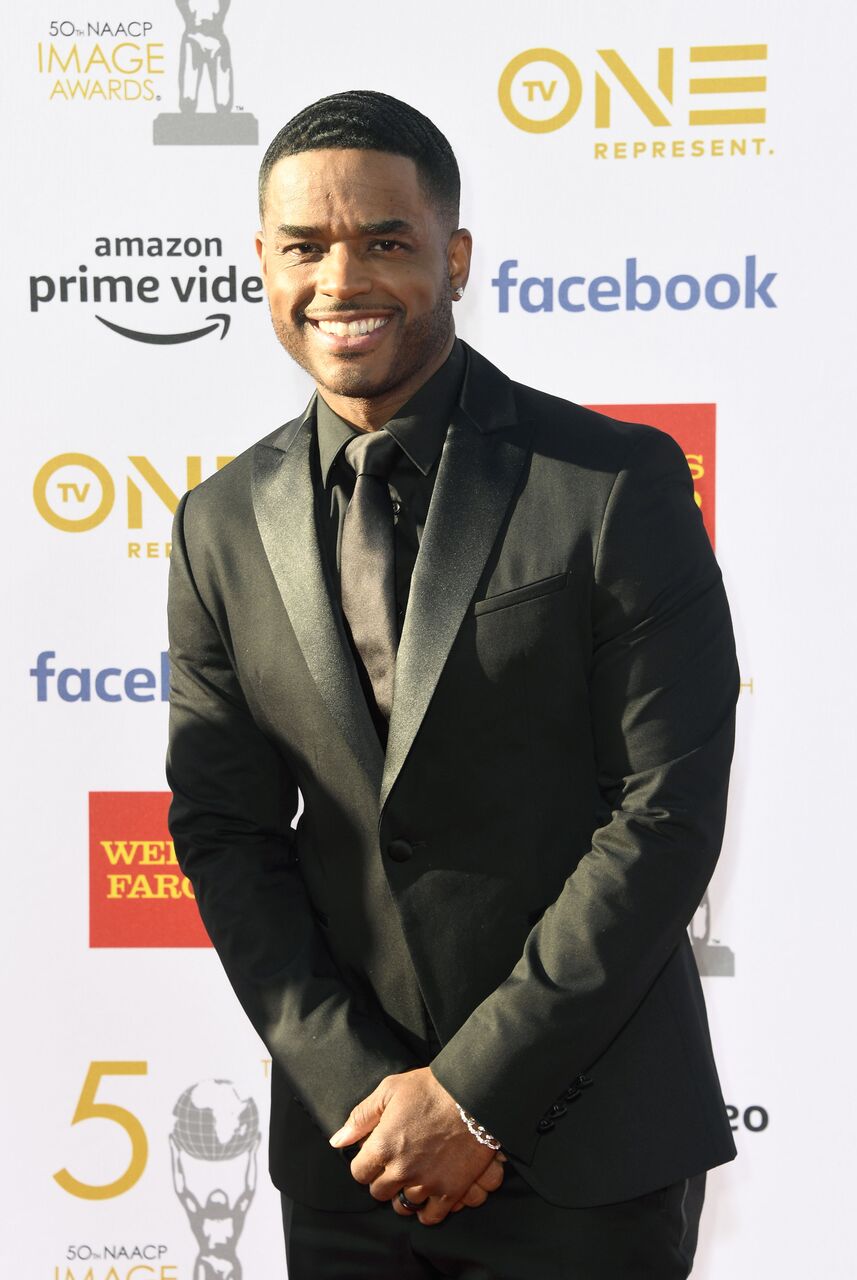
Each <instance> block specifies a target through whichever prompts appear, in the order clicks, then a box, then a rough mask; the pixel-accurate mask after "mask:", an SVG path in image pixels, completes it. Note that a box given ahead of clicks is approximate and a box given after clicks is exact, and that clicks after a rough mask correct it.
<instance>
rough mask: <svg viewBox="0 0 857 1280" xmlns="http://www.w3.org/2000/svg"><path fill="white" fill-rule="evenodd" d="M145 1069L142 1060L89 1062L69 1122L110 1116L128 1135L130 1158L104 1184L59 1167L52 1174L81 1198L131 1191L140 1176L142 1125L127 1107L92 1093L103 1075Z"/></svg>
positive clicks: (145, 1154)
mask: <svg viewBox="0 0 857 1280" xmlns="http://www.w3.org/2000/svg"><path fill="white" fill-rule="evenodd" d="M147 1070H148V1064H147V1063H145V1062H90V1064H89V1070H88V1071H87V1073H86V1079H85V1080H84V1082H83V1088H82V1089H81V1091H80V1097H79V1098H78V1101H77V1106H76V1108H75V1112H74V1115H73V1116H72V1118H71V1122H72V1124H78V1123H79V1122H80V1121H81V1120H96V1119H97V1120H112V1121H113V1123H114V1124H118V1125H119V1126H120V1127H121V1128H122V1129H124V1130H125V1132H126V1133H127V1135H128V1137H129V1138H130V1139H131V1159H130V1161H129V1163H128V1168H127V1169H126V1170H125V1172H124V1173H123V1174H121V1175H120V1176H119V1177H118V1178H116V1179H115V1180H114V1181H113V1182H107V1183H104V1184H103V1185H102V1184H96V1185H95V1186H93V1185H91V1184H90V1183H88V1182H79V1181H78V1179H77V1178H75V1176H74V1174H71V1173H69V1171H68V1169H60V1170H59V1172H58V1173H55V1174H54V1178H55V1180H56V1181H57V1182H58V1183H59V1184H60V1186H61V1187H62V1189H63V1191H67V1192H68V1193H69V1195H72V1196H79V1197H80V1199H81V1200H109V1199H110V1198H111V1197H112V1196H121V1195H122V1193H123V1192H124V1191H130V1189H131V1187H133V1186H134V1184H135V1182H137V1181H138V1180H139V1179H140V1177H141V1176H142V1174H143V1170H144V1169H145V1167H146V1161H147V1160H148V1158H149V1142H148V1139H147V1138H146V1131H145V1129H144V1128H143V1126H142V1125H141V1123H140V1121H139V1120H138V1119H137V1117H136V1116H135V1115H133V1114H132V1113H131V1112H130V1111H126V1110H125V1108H124V1107H117V1106H115V1105H114V1104H113V1103H112V1102H96V1101H95V1094H96V1092H97V1090H98V1086H99V1084H100V1083H101V1078H102V1076H144V1075H146V1072H147Z"/></svg>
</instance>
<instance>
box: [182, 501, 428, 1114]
mask: <svg viewBox="0 0 857 1280" xmlns="http://www.w3.org/2000/svg"><path fill="white" fill-rule="evenodd" d="M190 496H192V495H186V497H185V498H184V499H183V500H182V502H181V504H180V506H179V509H178V511H177V513H176V518H175V524H174V529H173V545H172V559H171V567H170V588H169V607H168V615H169V628H170V668H171V678H170V739H169V752H168V759H167V779H168V782H169V785H170V787H171V789H172V792H173V800H172V805H171V808H170V830H171V832H172V836H173V840H174V842H175V849H176V856H177V858H178V861H179V864H180V866H181V868H182V870H183V872H184V873H185V875H187V877H188V878H189V880H190V881H191V884H192V885H193V889H194V893H195V895H196V899H197V903H198V906H199V910H200V914H201V916H202V919H203V922H204V924H205V927H206V929H207V931H208V934H209V936H210V938H211V941H212V943H213V944H214V946H215V948H216V950H217V952H218V954H219V956H220V959H221V961H222V963H223V967H224V968H225V970H226V973H227V976H228V977H229V980H230V982H231V983H232V986H233V988H234V989H235V992H236V994H237V996H238V999H239V1000H240V1001H241V1004H242V1005H243V1007H244V1010H245V1012H246V1013H247V1016H248V1017H249V1019H250V1021H251V1022H252V1024H253V1026H254V1027H255V1029H256V1031H257V1032H258V1034H259V1035H260V1036H261V1038H262V1040H263V1041H264V1043H265V1044H266V1046H267V1048H268V1050H269V1052H270V1053H271V1055H272V1058H273V1059H274V1061H275V1062H276V1063H277V1064H278V1066H279V1067H280V1068H281V1069H282V1071H283V1073H284V1074H285V1076H286V1078H287V1079H288V1080H289V1082H290V1084H291V1086H292V1088H293V1089H294V1091H295V1095H296V1096H297V1097H298V1098H299V1100H300V1101H301V1102H302V1103H303V1104H304V1106H305V1107H306V1108H307V1109H308V1110H309V1112H310V1114H311V1115H312V1116H313V1118H314V1119H315V1120H316V1122H317V1124H318V1125H319V1126H320V1127H321V1129H322V1130H323V1131H324V1132H325V1133H327V1134H330V1133H333V1132H334V1131H335V1130H336V1129H338V1128H339V1126H340V1125H341V1124H343V1123H344V1121H345V1119H346V1117H347V1115H348V1113H349V1111H350V1110H351V1108H352V1107H353V1106H354V1105H355V1103H356V1102H358V1101H359V1100H360V1099H361V1098H363V1097H365V1096H366V1095H367V1094H368V1093H370V1092H371V1090H372V1089H373V1088H374V1087H375V1086H376V1085H377V1084H378V1083H379V1081H380V1080H381V1079H382V1078H383V1077H384V1076H385V1075H387V1074H389V1073H391V1072H395V1071H403V1070H407V1069H409V1068H410V1067H413V1066H415V1065H416V1063H415V1062H413V1061H412V1059H411V1057H410V1055H409V1053H408V1051H407V1049H406V1048H405V1047H404V1046H403V1045H402V1044H401V1043H400V1042H399V1040H398V1039H397V1038H396V1037H395V1035H394V1034H393V1033H392V1032H391V1031H390V1030H389V1029H388V1028H387V1026H386V1025H385V1024H384V1023H383V1022H382V1020H381V1018H380V1015H379V1014H378V1013H377V1011H374V1010H368V1009H366V1008H364V1007H362V1006H361V1004H360V1002H359V1001H358V1000H357V998H356V997H355V996H354V994H353V993H352V992H351V991H350V990H349V989H348V987H347V986H346V985H345V983H344V982H343V980H342V977H341V976H340V973H339V971H338V970H337V967H336V965H335V963H334V960H333V958H332V956H331V954H330V952H329V950H328V948H327V946H326V944H325V941H324V938H323V935H322V934H321V931H320V929H319V927H318V925H317V924H316V922H315V919H314V917H313V914H312V910H311V906H310V903H309V899H308V896H307V894H306V891H305V888H304V884H303V880H302V877H301V872H300V867H299V864H298V861H297V858H296V856H295V851H294V833H293V831H292V829H291V826H290V823H291V820H292V818H293V817H294V814H295V812H296V809H297V800H298V792H297V787H296V785H295V781H294V779H293V777H292V776H291V774H290V772H289V769H288V768H287V766H286V763H285V762H284V760H283V758H282V755H281V753H280V752H279V751H278V749H277V748H276V746H275V745H274V744H273V743H272V742H271V741H270V740H269V738H268V737H266V735H265V734H264V733H263V732H262V730H261V729H260V728H259V726H258V725H257V723H256V722H255V720H254V719H253V717H252V715H251V713H250V710H249V708H248V705H247V702H246V701H245V698H244V696H243V693H242V690H241V686H240V684H239V681H238V678H237V676H236V674H235V670H234V667H233V663H232V661H231V660H230V654H229V651H228V638H224V637H223V636H222V635H221V633H220V630H219V629H218V626H217V625H216V623H215V621H214V619H213V618H212V615H211V613H210V612H209V610H208V609H207V608H206V605H205V603H204V601H203V599H202V597H201V595H200V592H199V591H198V589H197V585H196V583H195V581H194V577H193V572H192V568H191V565H190V562H189V558H188V553H187V545H186V541H185V533H184V526H185V520H186V518H187V502H188V497H190Z"/></svg>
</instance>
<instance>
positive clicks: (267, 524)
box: [253, 416, 384, 789]
mask: <svg viewBox="0 0 857 1280" xmlns="http://www.w3.org/2000/svg"><path fill="white" fill-rule="evenodd" d="M311 423H312V417H310V418H309V420H307V418H306V416H305V417H304V419H302V420H299V421H298V422H297V423H291V424H289V426H288V427H286V428H285V430H284V432H283V434H282V435H281V436H280V438H279V440H278V442H277V444H276V445H257V446H256V455H255V458H254V466H253V505H254V508H255V511H256V522H257V524H258V526H259V533H260V535H261V538H262V544H263V546H264V548H265V553H266V555H267V557H268V560H269V562H270V565H271V570H272V572H273V574H274V578H275V580H276V583H277V587H278V589H279V592H280V596H281V598H282V601H283V604H284V605H285V608H286V612H287V614H288V615H289V622H290V623H291V625H292V629H293V631H294V633H295V636H296V637H297V641H298V644H299V645H300V647H301V650H302V652H303V656H304V661H305V662H306V665H307V667H308V668H309V672H310V675H311V676H312V678H313V680H314V681H315V683H316V685H317V686H318V689H319V692H320V693H321V695H322V697H323V698H324V701H325V702H326V704H327V707H328V709H329V711H330V713H331V715H332V716H333V719H334V721H335V722H336V724H337V725H338V726H339V729H340V731H341V732H342V736H343V737H344V739H345V741H346V743H347V744H348V746H349V747H350V748H351V750H352V752H353V753H354V755H355V756H356V758H357V760H358V761H359V762H360V764H361V765H362V766H363V768H364V770H365V771H366V773H367V775H368V776H369V778H370V779H371V781H372V783H373V786H374V787H375V788H376V789H377V788H378V787H379V786H380V783H381V774H382V770H383V766H384V755H383V750H382V748H381V744H380V742H379V740H378V735H377V733H376V732H375V727H374V725H373V724H372V720H371V717H370V715H369V709H368V707H367V706H366V699H365V697H364V696H363V691H362V689H361V687H360V681H359V678H358V675H357V671H356V668H355V666H354V660H353V658H352V656H351V651H350V649H349V647H348V640H347V638H346V635H345V630H344V626H343V623H342V618H341V615H340V614H339V611H338V610H337V609H335V608H334V606H333V601H332V599H331V594H330V587H329V586H328V582H327V577H326V575H325V571H324V566H323V564H322V559H321V550H320V548H319V543H318V534H317V531H316V522H315V506H314V493H313V480H312V472H311V463H310V445H311V443H312V430H311Z"/></svg>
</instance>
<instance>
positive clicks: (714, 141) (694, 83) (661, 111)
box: [498, 44, 770, 159]
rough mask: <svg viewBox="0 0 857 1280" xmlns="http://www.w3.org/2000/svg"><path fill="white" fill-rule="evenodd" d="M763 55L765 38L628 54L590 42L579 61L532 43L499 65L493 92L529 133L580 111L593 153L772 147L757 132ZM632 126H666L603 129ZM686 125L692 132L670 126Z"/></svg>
mask: <svg viewBox="0 0 857 1280" xmlns="http://www.w3.org/2000/svg"><path fill="white" fill-rule="evenodd" d="M767 59H768V46H767V44H717V45H692V46H690V47H689V48H686V49H683V48H676V47H674V46H661V47H660V48H658V49H657V50H654V49H647V50H641V51H635V52H634V53H633V54H632V55H626V54H625V53H620V52H619V51H618V50H617V49H598V50H595V51H594V55H593V56H592V58H591V59H590V60H589V61H588V62H587V64H586V65H585V66H584V68H583V70H581V68H580V67H579V66H578V63H576V62H575V61H573V60H572V58H570V57H569V56H568V55H567V54H566V53H564V52H562V51H561V50H559V49H550V48H533V49H527V50H525V51H524V52H522V53H519V54H517V55H516V56H515V57H514V58H512V59H511V61H510V62H508V63H507V64H506V66H505V67H504V68H503V71H502V74H501V76H500V81H499V85H498V97H499V101H500V107H501V109H502V111H503V114H504V115H505V116H506V118H507V120H509V121H510V123H511V124H513V125H514V126H515V127H516V128H518V129H522V130H524V131H525V132H527V133H553V132H554V131H555V130H557V129H562V128H563V127H564V126H565V125H567V124H569V123H570V122H571V121H572V120H574V119H575V117H578V116H580V117H581V118H582V119H584V120H587V121H588V122H589V123H591V125H592V126H593V127H594V129H595V130H597V131H598V134H600V135H601V137H602V138H603V139H604V140H603V141H602V140H598V141H596V142H595V144H594V151H593V155H594V158H595V159H608V158H610V159H639V158H642V157H644V156H645V157H648V158H652V159H659V158H661V159H662V158H666V157H668V156H669V157H671V158H682V157H685V156H702V155H712V156H721V155H763V154H768V153H769V152H770V148H769V147H768V146H767V141H766V139H765V137H763V136H759V135H760V126H764V125H766V123H767V107H766V95H767V90H768V79H767V75H766V74H765V71H766V66H767ZM632 126H633V127H643V128H645V127H646V126H649V127H650V129H652V130H655V131H660V130H663V131H667V136H665V137H663V138H658V137H656V136H654V135H652V134H651V133H650V134H648V135H647V136H646V137H644V138H636V139H630V140H623V141H619V142H614V141H612V140H608V139H607V137H605V135H607V133H608V131H610V130H615V129H616V128H620V127H632ZM746 126H752V127H753V133H752V135H742V136H738V137H735V136H730V137H728V138H722V137H713V136H711V135H710V134H709V132H708V131H709V130H711V129H712V128H718V127H719V128H726V129H728V130H730V131H731V130H734V129H736V128H739V129H742V128H744V127H746ZM684 127H689V128H690V129H692V130H694V136H692V137H690V138H686V139H685V138H673V137H671V136H669V134H668V131H670V130H676V129H677V128H684ZM697 130H702V131H703V133H701V134H696V131H697ZM596 136H597V135H596Z"/></svg>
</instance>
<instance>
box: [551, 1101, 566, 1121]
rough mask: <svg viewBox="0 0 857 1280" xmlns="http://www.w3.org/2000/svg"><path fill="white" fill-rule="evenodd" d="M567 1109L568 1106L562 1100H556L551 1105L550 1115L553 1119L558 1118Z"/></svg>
mask: <svg viewBox="0 0 857 1280" xmlns="http://www.w3.org/2000/svg"><path fill="white" fill-rule="evenodd" d="M567 1109H568V1108H567V1107H565V1106H564V1105H563V1104H562V1103H561V1102H555V1103H554V1104H553V1106H552V1107H551V1109H550V1111H549V1112H548V1115H549V1117H550V1118H551V1119H552V1120H557V1119H558V1118H559V1117H560V1116H564V1115H565V1113H566V1111H567Z"/></svg>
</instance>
